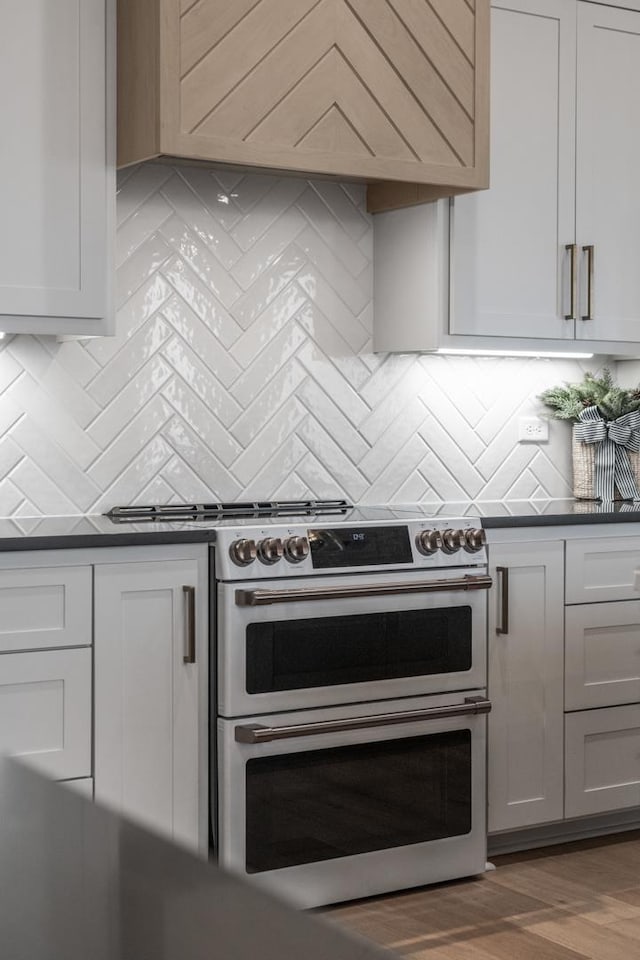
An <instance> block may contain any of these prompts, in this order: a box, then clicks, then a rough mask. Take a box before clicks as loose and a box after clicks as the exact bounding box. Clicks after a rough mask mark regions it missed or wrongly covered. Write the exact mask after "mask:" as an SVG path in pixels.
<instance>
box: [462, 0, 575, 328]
mask: <svg viewBox="0 0 640 960" xmlns="http://www.w3.org/2000/svg"><path fill="white" fill-rule="evenodd" d="M575 16H576V14H575V0H509V2H503V0H495V2H493V3H492V9H491V154H490V155H491V187H490V189H489V190H486V191H481V192H479V193H476V194H469V195H467V196H462V197H457V198H456V199H455V200H453V201H452V204H451V212H452V214H451V216H452V219H451V231H452V232H451V303H450V326H449V332H450V333H452V334H462V335H472V336H496V337H510V338H514V337H525V338H527V337H528V338H553V339H569V340H570V339H572V338H573V337H574V322H573V321H572V320H565V314H567V313H569V312H570V283H569V280H570V254H569V253H568V252H567V251H566V250H565V245H566V244H572V243H573V239H574V231H575V222H574V153H575V150H574V124H575V55H576V54H575V44H576V36H575V22H576V21H575Z"/></svg>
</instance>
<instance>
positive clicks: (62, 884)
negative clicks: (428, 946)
mask: <svg viewBox="0 0 640 960" xmlns="http://www.w3.org/2000/svg"><path fill="white" fill-rule="evenodd" d="M0 809H1V810H2V816H0V890H1V891H2V896H0V942H1V946H0V956H2V958H3V960H88V958H90V960H212V958H222V960H232V958H233V960H258V958H259V960H300V958H302V957H304V958H305V960H385V958H388V960H391V954H388V953H386V951H383V950H382V949H381V948H378V947H376V946H374V945H373V944H370V943H369V942H368V941H366V940H364V939H362V938H360V937H357V936H355V935H351V934H347V933H346V932H344V931H343V930H341V929H339V928H338V927H337V926H334V925H330V924H329V923H328V922H327V921H324V920H322V919H321V918H319V917H318V916H316V915H314V914H308V913H302V912H299V911H297V910H294V909H293V908H292V907H290V906H288V905H286V904H285V903H283V902H282V901H280V900H278V899H276V898H275V897H272V896H269V895H267V894H266V893H263V892H262V891H261V890H258V889H257V888H256V887H254V886H252V885H251V884H249V883H248V882H247V881H245V880H244V879H241V878H237V877H234V876H232V875H231V874H229V873H226V872H225V871H223V870H221V869H219V868H218V867H217V866H216V865H215V864H213V863H207V862H206V861H203V860H199V859H197V858H196V857H194V856H192V855H191V854H190V853H188V852H186V851H185V850H183V849H181V848H180V847H177V846H174V845H173V844H171V843H169V842H168V841H166V840H163V839H161V838H159V837H157V836H155V835H154V834H152V833H150V832H148V831H146V830H143V829H142V828H140V827H137V826H135V825H134V824H132V823H130V822H128V821H127V820H125V819H123V818H121V817H118V816H116V815H115V814H113V813H110V812H109V811H107V810H105V809H103V808H102V807H100V806H99V805H98V804H95V805H94V804H93V803H91V802H90V801H89V800H86V799H85V798H84V797H82V796H80V795H79V794H76V793H75V792H72V791H71V790H70V789H69V788H68V787H64V786H61V785H60V784H56V783H52V782H51V781H48V780H46V779H45V778H44V777H42V776H40V775H38V774H36V773H34V772H33V771H31V770H29V769H27V768H26V767H25V766H24V765H23V764H20V763H16V762H15V761H11V760H7V759H2V758H0Z"/></svg>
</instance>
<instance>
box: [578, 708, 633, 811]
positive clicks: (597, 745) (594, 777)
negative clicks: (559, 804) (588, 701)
mask: <svg viewBox="0 0 640 960" xmlns="http://www.w3.org/2000/svg"><path fill="white" fill-rule="evenodd" d="M565 730H566V734H565V736H566V751H567V760H566V802H565V815H566V816H567V817H581V816H585V815H587V814H594V813H605V812H609V811H611V810H621V809H624V808H626V807H636V806H640V763H638V757H639V756H640V704H637V703H634V704H630V705H628V706H624V707H612V708H610V709H604V710H584V711H582V712H580V713H568V714H567V716H566V726H565Z"/></svg>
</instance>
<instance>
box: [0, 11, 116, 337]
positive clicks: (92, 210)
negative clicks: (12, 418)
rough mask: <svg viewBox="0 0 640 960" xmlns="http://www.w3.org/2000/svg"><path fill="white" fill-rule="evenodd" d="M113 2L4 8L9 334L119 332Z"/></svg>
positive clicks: (3, 205)
mask: <svg viewBox="0 0 640 960" xmlns="http://www.w3.org/2000/svg"><path fill="white" fill-rule="evenodd" d="M107 9H108V5H107V7H105V0H20V2H16V0H0V125H1V130H2V133H1V146H0V172H1V176H0V209H1V210H2V219H1V221H0V330H5V331H9V332H15V333H20V332H24V333H30V332H31V333H33V332H39V333H53V334H58V333H105V332H109V330H108V326H109V323H108V320H107V319H106V317H107V313H108V288H109V281H110V276H109V266H110V263H109V242H108V230H109V228H111V227H112V226H113V224H112V222H108V211H109V208H110V204H111V203H112V202H114V198H113V199H112V197H111V196H110V194H109V191H110V190H112V186H113V182H112V179H111V181H110V180H109V174H108V169H107V154H106V151H107V136H106V131H107V117H106V90H107V86H106V84H107V72H106V42H107V37H106V34H107V28H108V23H109V21H108V17H107V16H106V10H107Z"/></svg>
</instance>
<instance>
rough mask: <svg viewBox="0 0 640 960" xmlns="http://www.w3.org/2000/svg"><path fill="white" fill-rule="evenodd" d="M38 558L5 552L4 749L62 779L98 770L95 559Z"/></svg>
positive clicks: (1, 606) (0, 614)
mask: <svg viewBox="0 0 640 960" xmlns="http://www.w3.org/2000/svg"><path fill="white" fill-rule="evenodd" d="M50 560H51V555H49V561H50ZM40 562H41V563H42V561H40ZM37 563H38V554H23V553H21V554H14V555H13V556H11V555H6V554H5V555H4V556H3V557H2V566H1V568H0V753H2V752H6V753H9V754H11V755H12V756H20V757H22V758H23V759H24V760H25V761H26V762H28V763H30V764H32V765H33V766H34V767H36V768H37V769H38V770H40V771H41V772H42V773H45V774H47V775H48V776H50V777H53V778H54V779H56V780H67V779H70V778H80V777H90V776H91V772H92V771H91V643H92V605H91V567H90V566H89V565H88V564H82V563H78V562H76V563H75V564H73V565H70V564H69V565H65V564H64V563H61V564H60V565H55V564H54V563H52V562H48V563H47V564H46V566H45V565H42V566H36V564H37ZM72 648H76V649H72Z"/></svg>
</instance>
